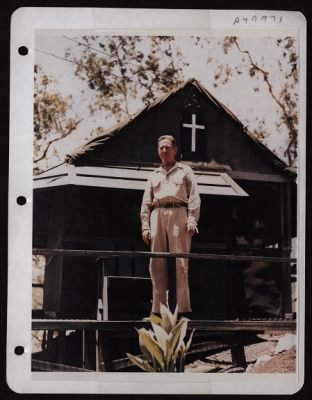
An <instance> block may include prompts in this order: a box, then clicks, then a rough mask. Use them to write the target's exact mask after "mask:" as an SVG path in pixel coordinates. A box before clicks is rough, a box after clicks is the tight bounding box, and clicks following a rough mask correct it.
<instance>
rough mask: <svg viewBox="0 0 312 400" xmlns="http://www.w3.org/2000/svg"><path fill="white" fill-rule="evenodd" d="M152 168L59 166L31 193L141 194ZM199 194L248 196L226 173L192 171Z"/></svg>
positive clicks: (39, 180) (36, 182)
mask: <svg viewBox="0 0 312 400" xmlns="http://www.w3.org/2000/svg"><path fill="white" fill-rule="evenodd" d="M152 170H153V168H145V167H144V168H136V167H127V168H126V167H75V166H73V165H66V164H64V166H62V167H61V168H59V169H57V170H51V171H50V174H49V173H47V172H46V173H44V174H42V175H39V176H37V177H35V178H34V189H40V188H41V189H42V188H48V187H54V186H64V185H77V186H94V187H106V188H114V189H131V190H144V188H145V184H146V181H147V179H148V176H149V175H150V173H151V171H152ZM194 172H195V176H196V179H197V184H198V189H199V192H200V193H201V194H208V195H219V196H248V194H247V193H246V192H245V191H244V190H243V189H242V188H241V187H240V186H239V185H238V184H237V183H236V182H235V181H234V180H233V179H232V178H231V177H230V176H229V175H228V174H227V173H225V172H209V171H194Z"/></svg>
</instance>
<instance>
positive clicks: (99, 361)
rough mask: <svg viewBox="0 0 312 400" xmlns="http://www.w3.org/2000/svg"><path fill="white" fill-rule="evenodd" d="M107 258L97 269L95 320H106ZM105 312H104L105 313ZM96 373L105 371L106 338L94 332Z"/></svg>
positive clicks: (107, 348)
mask: <svg viewBox="0 0 312 400" xmlns="http://www.w3.org/2000/svg"><path fill="white" fill-rule="evenodd" d="M106 262H107V258H101V260H100V262H99V267H98V309H97V320H98V321H104V320H107V319H108V315H107V306H108V305H107V296H106V292H105V287H104V282H105V263H106ZM105 310H106V311H105ZM95 339H96V371H107V370H108V360H109V345H108V338H107V337H105V333H104V332H101V331H99V330H98V329H97V330H96V335H95Z"/></svg>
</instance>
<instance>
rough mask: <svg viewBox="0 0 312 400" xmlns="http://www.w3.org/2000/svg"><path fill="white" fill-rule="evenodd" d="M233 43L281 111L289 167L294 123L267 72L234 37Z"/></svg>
mask: <svg viewBox="0 0 312 400" xmlns="http://www.w3.org/2000/svg"><path fill="white" fill-rule="evenodd" d="M233 41H234V43H235V45H236V47H237V49H238V50H239V52H240V53H243V54H246V55H247V57H248V59H249V62H250V65H251V66H252V68H253V69H254V70H255V71H258V72H260V73H261V74H262V76H263V80H264V82H265V83H266V85H267V87H268V90H269V93H270V95H271V97H272V99H273V100H274V101H275V103H276V104H277V105H278V107H279V108H280V109H281V111H282V115H283V117H282V121H283V122H284V124H285V125H286V126H287V128H288V130H289V139H290V140H289V143H288V146H287V148H286V150H285V152H284V155H286V156H287V158H288V163H289V165H290V166H291V165H292V164H293V159H292V154H291V148H292V147H293V146H295V144H296V137H297V129H296V127H295V124H294V122H293V118H290V116H289V113H288V111H287V108H286V106H285V104H283V103H282V102H281V101H280V100H279V99H278V98H277V97H276V96H275V94H274V92H273V86H272V83H271V82H270V80H269V73H268V72H267V71H265V70H264V69H262V68H260V67H259V66H258V65H257V64H255V62H254V61H253V59H252V57H251V55H250V52H249V51H248V50H242V49H241V47H240V45H239V43H238V41H237V37H235V36H234V37H233Z"/></svg>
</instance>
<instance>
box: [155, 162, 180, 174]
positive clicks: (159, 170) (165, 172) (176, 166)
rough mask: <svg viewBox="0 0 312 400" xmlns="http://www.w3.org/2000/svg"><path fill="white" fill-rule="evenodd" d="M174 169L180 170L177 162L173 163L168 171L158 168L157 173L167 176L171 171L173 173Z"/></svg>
mask: <svg viewBox="0 0 312 400" xmlns="http://www.w3.org/2000/svg"><path fill="white" fill-rule="evenodd" d="M176 168H182V166H181V164H180V163H179V162H177V161H176V162H175V164H174V165H173V166H172V167H171V168H170V169H169V171H166V170H165V169H164V168H163V167H162V166H160V167H159V168H158V172H163V173H164V174H166V175H168V174H170V173H171V172H172V171H174V170H175V169H176Z"/></svg>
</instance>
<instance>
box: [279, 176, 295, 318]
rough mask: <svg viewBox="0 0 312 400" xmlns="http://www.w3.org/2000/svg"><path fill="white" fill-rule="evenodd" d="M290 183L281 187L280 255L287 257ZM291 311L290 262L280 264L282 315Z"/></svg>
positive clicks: (289, 248) (288, 246)
mask: <svg viewBox="0 0 312 400" xmlns="http://www.w3.org/2000/svg"><path fill="white" fill-rule="evenodd" d="M290 185H291V183H286V184H282V188H281V237H282V240H281V256H282V257H289V256H290V252H291V186H290ZM291 312H292V301H291V270H290V262H284V263H283V264H282V314H283V315H282V316H283V317H285V314H290V313H291Z"/></svg>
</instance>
